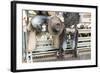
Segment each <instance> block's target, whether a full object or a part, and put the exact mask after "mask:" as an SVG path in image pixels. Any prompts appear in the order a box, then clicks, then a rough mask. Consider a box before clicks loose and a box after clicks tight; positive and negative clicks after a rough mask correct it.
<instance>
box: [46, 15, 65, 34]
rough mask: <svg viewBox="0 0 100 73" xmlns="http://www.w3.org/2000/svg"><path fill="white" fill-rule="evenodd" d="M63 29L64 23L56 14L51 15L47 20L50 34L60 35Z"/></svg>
mask: <svg viewBox="0 0 100 73" xmlns="http://www.w3.org/2000/svg"><path fill="white" fill-rule="evenodd" d="M63 29H64V24H63V23H62V21H61V20H60V18H58V17H57V16H53V17H51V18H50V19H49V20H48V31H49V33H50V34H52V35H60V34H61V33H62V31H63Z"/></svg>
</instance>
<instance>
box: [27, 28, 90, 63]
mask: <svg viewBox="0 0 100 73" xmlns="http://www.w3.org/2000/svg"><path fill="white" fill-rule="evenodd" d="M73 30H74V29H69V30H67V31H73ZM78 32H79V37H78V44H77V54H78V55H81V54H86V53H90V52H91V35H90V34H91V29H78ZM83 35H85V36H83ZM69 42H70V40H69ZM37 44H38V45H39V47H37V49H36V50H33V51H32V52H31V53H27V62H33V59H39V58H43V57H51V56H56V52H57V49H54V48H53V47H52V46H51V45H50V44H51V41H50V40H46V41H43V40H41V41H37ZM68 45H69V44H68ZM70 46H71V45H70ZM72 50H73V49H71V48H70V49H66V52H67V51H72Z"/></svg>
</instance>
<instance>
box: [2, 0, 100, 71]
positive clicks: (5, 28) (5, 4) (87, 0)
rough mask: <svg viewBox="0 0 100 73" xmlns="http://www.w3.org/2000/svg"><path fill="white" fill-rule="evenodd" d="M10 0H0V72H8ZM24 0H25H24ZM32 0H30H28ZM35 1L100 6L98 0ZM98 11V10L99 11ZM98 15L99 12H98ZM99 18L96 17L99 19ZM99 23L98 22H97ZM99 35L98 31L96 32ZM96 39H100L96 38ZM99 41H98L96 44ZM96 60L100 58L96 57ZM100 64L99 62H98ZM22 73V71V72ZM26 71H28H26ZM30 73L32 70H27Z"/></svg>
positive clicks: (99, 50)
mask: <svg viewBox="0 0 100 73" xmlns="http://www.w3.org/2000/svg"><path fill="white" fill-rule="evenodd" d="M10 1H11V0H1V1H0V73H11V72H10V53H11V52H10V51H11V50H10V21H11V20H10V8H11V7H10ZM24 1H25V0H24ZM29 1H32V0H29ZM33 1H36V2H52V3H65V4H83V5H98V8H99V7H100V0H68V1H67V0H33ZM98 13H100V10H99V12H98ZM98 16H100V14H98ZM99 19H100V18H98V20H99ZM99 23H100V22H99ZM99 23H98V31H100V28H99V27H100V25H99ZM98 37H100V33H98ZM98 40H100V39H99V38H98ZM99 43H100V41H98V44H99ZM99 48H100V46H99V47H98V55H99V56H100V49H99ZM98 61H100V58H99V57H98ZM99 66H100V63H99ZM99 68H100V67H96V68H81V69H66V70H52V71H38V72H36V73H52V72H54V73H56V72H58V73H66V72H67V73H91V72H93V73H99V72H100V69H99ZM23 73H24V72H23ZM26 73H28V72H26ZM29 73H32V72H29Z"/></svg>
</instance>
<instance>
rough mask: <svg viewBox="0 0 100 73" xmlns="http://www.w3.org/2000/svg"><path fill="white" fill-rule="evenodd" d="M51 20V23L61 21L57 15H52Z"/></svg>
mask: <svg viewBox="0 0 100 73" xmlns="http://www.w3.org/2000/svg"><path fill="white" fill-rule="evenodd" d="M51 22H52V23H61V20H60V19H59V18H58V17H52V18H51Z"/></svg>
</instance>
